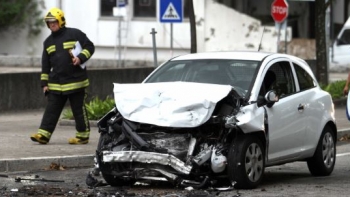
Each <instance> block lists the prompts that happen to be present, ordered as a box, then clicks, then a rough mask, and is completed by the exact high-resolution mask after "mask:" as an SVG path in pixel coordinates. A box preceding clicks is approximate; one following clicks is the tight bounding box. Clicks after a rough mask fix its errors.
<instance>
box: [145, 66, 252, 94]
mask: <svg viewBox="0 0 350 197" xmlns="http://www.w3.org/2000/svg"><path fill="white" fill-rule="evenodd" d="M258 64H259V62H258V61H247V60H222V59H220V60H213V59H210V60H203V59H201V60H177V61H169V62H167V63H166V64H164V65H163V66H162V67H161V68H160V69H158V70H157V71H156V72H154V73H153V74H152V75H151V76H149V77H148V78H147V79H146V81H145V83H157V82H174V81H185V82H198V83H211V84H222V85H231V86H233V87H234V88H236V89H240V90H239V91H241V93H243V94H245V93H246V92H247V91H248V89H249V87H250V84H251V82H252V79H253V76H254V73H255V71H256V69H257V67H258Z"/></svg>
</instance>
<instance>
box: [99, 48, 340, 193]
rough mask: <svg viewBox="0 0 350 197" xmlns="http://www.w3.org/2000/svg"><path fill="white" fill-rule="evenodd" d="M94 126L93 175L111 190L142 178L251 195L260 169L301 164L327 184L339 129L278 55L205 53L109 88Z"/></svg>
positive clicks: (320, 95)
mask: <svg viewBox="0 0 350 197" xmlns="http://www.w3.org/2000/svg"><path fill="white" fill-rule="evenodd" d="M114 98H115V103H116V107H115V108H114V109H112V110H111V111H110V112H109V113H108V114H106V115H105V116H104V117H103V118H102V119H101V120H99V122H98V127H99V132H100V133H101V136H100V139H99V144H98V147H97V151H96V160H97V165H96V167H97V168H98V169H99V170H100V171H101V173H102V175H103V177H104V179H105V180H106V182H107V183H109V184H110V185H113V186H122V185H129V184H133V183H135V182H136V181H140V180H153V181H155V180H156V181H169V182H171V183H173V184H174V185H177V186H184V187H186V186H192V187H194V188H203V187H207V186H214V187H215V186H223V185H225V184H229V186H233V187H235V188H248V189H249V188H256V187H258V185H259V184H260V183H261V181H262V179H263V176H264V170H265V168H266V167H269V166H274V165H280V164H285V163H288V162H295V161H305V162H306V163H307V166H308V168H309V170H310V172H311V174H312V175H314V176H327V175H330V174H331V173H332V171H333V168H334V165H335V161H336V139H337V127H336V123H335V118H334V106H333V102H332V98H331V96H330V95H329V93H327V92H325V91H323V90H322V89H321V88H320V87H319V84H318V82H317V81H316V78H315V76H314V75H313V73H312V71H311V69H310V67H309V66H308V64H307V63H306V62H305V61H304V60H302V59H299V58H297V57H294V56H291V55H286V54H274V53H263V52H209V53H196V54H188V55H183V56H179V57H175V58H172V59H170V60H169V61H167V62H165V63H164V64H162V65H161V66H159V67H158V68H156V69H155V70H154V71H153V72H152V73H151V74H150V75H149V76H148V77H147V78H146V79H145V80H144V81H143V83H140V84H116V83H115V84H114Z"/></svg>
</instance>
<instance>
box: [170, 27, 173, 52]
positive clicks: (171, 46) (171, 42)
mask: <svg viewBox="0 0 350 197" xmlns="http://www.w3.org/2000/svg"><path fill="white" fill-rule="evenodd" d="M170 57H173V23H170Z"/></svg>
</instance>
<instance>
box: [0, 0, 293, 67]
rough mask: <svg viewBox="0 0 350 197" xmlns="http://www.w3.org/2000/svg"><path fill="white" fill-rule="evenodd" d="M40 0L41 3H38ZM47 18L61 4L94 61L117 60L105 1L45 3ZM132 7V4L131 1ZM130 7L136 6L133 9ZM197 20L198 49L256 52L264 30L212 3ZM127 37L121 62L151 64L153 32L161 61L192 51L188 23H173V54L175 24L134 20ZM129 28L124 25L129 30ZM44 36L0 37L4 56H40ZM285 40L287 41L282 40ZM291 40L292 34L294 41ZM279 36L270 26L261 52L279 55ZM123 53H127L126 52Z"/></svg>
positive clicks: (199, 0) (197, 1)
mask: <svg viewBox="0 0 350 197" xmlns="http://www.w3.org/2000/svg"><path fill="white" fill-rule="evenodd" d="M38 1H40V0H38ZM44 2H45V8H44V10H43V17H44V15H45V14H46V13H47V10H48V9H50V8H51V7H55V6H57V7H59V6H62V7H61V8H62V10H63V11H64V13H65V18H66V21H67V27H75V28H78V29H81V30H82V31H83V32H85V33H86V34H87V36H88V37H89V38H90V39H91V40H92V41H93V42H94V44H95V46H96V52H95V54H94V55H93V58H94V59H118V58H119V56H118V55H119V53H118V47H117V46H118V38H117V33H118V20H117V19H106V18H101V17H100V13H99V10H100V9H99V8H100V1H98V0H95V1H89V3H87V2H86V0H74V1H72V0H56V1H52V0H50V1H44ZM129 2H130V3H132V2H133V1H131V0H129ZM129 6H130V7H131V6H132V5H129ZM194 8H195V15H196V22H197V29H196V30H197V50H198V51H199V52H200V51H214V50H257V49H258V46H259V42H260V39H261V36H262V31H263V27H262V26H261V25H260V21H258V20H256V19H254V18H252V17H249V16H247V15H244V14H241V13H239V12H237V11H235V10H233V9H230V8H228V7H226V6H224V5H221V4H218V3H216V2H214V1H213V0H205V1H204V0H194ZM128 19H130V22H129V23H126V22H123V25H126V24H128V25H129V28H128V31H127V36H126V35H125V33H126V32H125V31H124V32H123V33H124V34H123V36H122V44H123V45H126V46H127V47H126V48H125V47H124V46H123V47H122V49H123V52H122V53H121V55H122V57H121V58H124V57H125V58H126V59H128V60H140V61H152V60H153V52H152V36H151V34H150V32H151V30H152V28H154V29H155V30H156V31H157V34H156V38H157V40H156V45H157V48H158V54H157V56H158V61H165V60H167V59H169V58H170V57H173V56H176V55H180V54H186V53H189V51H190V43H191V41H190V25H189V21H188V20H185V21H184V22H183V23H174V24H173V47H174V48H173V51H171V50H170V40H171V39H170V24H169V23H160V22H158V20H137V19H134V18H131V17H129V18H128ZM124 27H125V26H124ZM42 30H43V31H42V33H41V34H40V35H39V36H38V37H36V38H31V39H27V37H26V33H25V31H23V32H21V33H19V34H14V33H13V32H6V33H4V34H3V35H1V37H0V43H1V44H0V54H2V53H6V54H9V55H20V56H38V57H40V56H41V53H42V42H43V40H44V39H45V38H46V37H47V36H48V35H49V34H50V32H49V30H48V28H47V27H46V26H45V27H43V29H42ZM282 38H284V37H282ZM288 38H290V34H289V37H288ZM276 46H277V34H276V29H275V27H265V33H264V35H263V42H262V48H263V49H262V50H263V51H272V52H275V51H276ZM124 51H126V53H125V54H124Z"/></svg>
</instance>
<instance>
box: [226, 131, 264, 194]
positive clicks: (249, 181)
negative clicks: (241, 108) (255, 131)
mask: <svg viewBox="0 0 350 197" xmlns="http://www.w3.org/2000/svg"><path fill="white" fill-rule="evenodd" d="M264 150H265V148H264V147H263V145H262V142H261V140H260V139H259V138H258V137H256V136H254V135H243V136H240V137H237V139H236V140H235V141H234V143H233V144H232V145H231V147H230V150H229V153H228V170H227V171H228V176H229V178H230V181H231V183H232V185H233V186H234V187H235V188H236V189H254V188H256V187H257V186H258V185H259V184H260V182H261V181H262V179H263V175H264V170H265V159H264V158H265V151H264Z"/></svg>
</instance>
